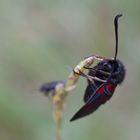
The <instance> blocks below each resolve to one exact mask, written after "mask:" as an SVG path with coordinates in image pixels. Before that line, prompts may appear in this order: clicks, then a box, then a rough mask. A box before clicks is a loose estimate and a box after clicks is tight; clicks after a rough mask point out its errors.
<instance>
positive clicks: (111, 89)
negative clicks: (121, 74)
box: [107, 83, 117, 93]
mask: <svg viewBox="0 0 140 140" xmlns="http://www.w3.org/2000/svg"><path fill="white" fill-rule="evenodd" d="M116 86H117V85H112V84H110V83H108V84H107V89H108V90H109V91H110V92H112V93H113V92H114V90H115V88H116Z"/></svg>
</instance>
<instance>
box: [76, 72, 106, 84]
mask: <svg viewBox="0 0 140 140" xmlns="http://www.w3.org/2000/svg"><path fill="white" fill-rule="evenodd" d="M73 72H74V73H76V74H78V75H81V76H83V77H85V78H87V79H88V80H89V81H91V82H92V83H94V81H99V82H103V83H105V82H106V80H102V79H100V78H98V77H96V76H90V75H88V74H85V73H83V72H81V71H80V70H79V73H77V72H75V71H74V70H73Z"/></svg>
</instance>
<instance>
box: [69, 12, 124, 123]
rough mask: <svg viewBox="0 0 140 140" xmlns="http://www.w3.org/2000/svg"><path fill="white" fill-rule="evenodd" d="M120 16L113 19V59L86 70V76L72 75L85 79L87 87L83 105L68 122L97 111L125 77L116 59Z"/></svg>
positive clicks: (119, 62) (105, 60) (122, 67)
mask: <svg viewBox="0 0 140 140" xmlns="http://www.w3.org/2000/svg"><path fill="white" fill-rule="evenodd" d="M121 16H122V15H121V14H119V15H116V17H115V18H114V26H115V38H116V46H115V56H114V58H113V59H103V60H102V61H100V62H99V63H98V64H97V65H96V66H94V67H93V68H89V67H85V69H88V70H89V72H88V74H85V73H83V72H81V71H79V72H78V73H77V72H75V71H74V73H76V74H78V75H81V76H83V77H85V78H87V81H88V86H87V88H86V90H85V95H84V102H85V105H84V106H83V107H82V108H81V109H80V110H79V111H78V112H77V113H76V114H75V115H74V116H73V117H72V118H71V120H70V121H74V120H77V119H79V118H82V117H84V116H87V115H89V114H91V113H93V112H94V111H95V110H97V109H98V108H99V107H100V106H101V105H102V104H104V103H106V101H108V100H109V99H110V98H111V97H112V95H113V93H114V91H115V88H116V87H117V85H119V84H121V83H122V82H123V80H124V77H125V67H124V65H123V63H122V62H121V61H120V60H118V59H117V53H118V19H119V18H120V17H121Z"/></svg>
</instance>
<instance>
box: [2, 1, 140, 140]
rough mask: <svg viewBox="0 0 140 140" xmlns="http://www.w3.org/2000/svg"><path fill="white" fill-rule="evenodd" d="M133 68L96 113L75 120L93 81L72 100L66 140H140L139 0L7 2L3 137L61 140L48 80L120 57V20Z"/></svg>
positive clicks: (124, 54)
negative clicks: (86, 61) (93, 59)
mask: <svg viewBox="0 0 140 140" xmlns="http://www.w3.org/2000/svg"><path fill="white" fill-rule="evenodd" d="M117 13H123V17H122V18H121V19H120V21H119V39H120V40H119V53H118V58H119V59H121V60H122V61H123V62H124V64H125V66H126V70H127V75H126V79H125V81H124V83H123V84H122V86H119V87H118V88H117V90H116V92H115V94H114V96H113V98H112V99H111V100H110V101H109V102H108V103H107V104H106V105H104V106H102V107H101V108H100V109H99V110H98V111H97V112H96V113H94V114H92V115H90V116H88V117H85V118H83V119H81V120H78V121H75V122H73V123H70V122H69V119H70V118H71V117H72V116H73V114H74V113H75V112H76V111H77V110H78V109H79V108H80V107H81V105H83V101H82V98H83V94H84V90H85V88H86V85H87V83H86V80H85V79H84V78H80V80H79V82H78V84H77V87H76V89H75V90H73V91H72V92H71V93H70V94H69V95H68V98H67V101H66V106H65V112H64V119H63V131H62V135H63V140H85V139H87V140H96V139H98V140H112V139H113V140H138V139H140V88H139V87H140V86H139V85H140V72H139V71H140V58H139V57H140V1H139V0H133V1H128V0H117V1H115V0H106V1H103V0H0V139H1V140H54V139H55V125H54V122H53V118H52V106H51V103H50V102H49V100H48V99H47V98H46V97H45V96H43V94H41V93H40V92H39V87H40V85H41V84H42V83H44V82H49V81H53V80H61V79H66V78H67V76H68V74H69V73H70V71H71V70H70V68H69V67H71V68H73V67H75V66H76V65H77V64H78V63H79V62H80V61H81V60H82V59H83V58H84V57H85V56H89V55H91V54H99V55H101V56H105V57H109V58H110V57H113V56H114V43H115V41H114V25H113V18H114V16H115V15H116V14H117Z"/></svg>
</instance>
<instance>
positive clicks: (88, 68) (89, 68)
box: [84, 67, 110, 76]
mask: <svg viewBox="0 0 140 140" xmlns="http://www.w3.org/2000/svg"><path fill="white" fill-rule="evenodd" d="M84 68H85V69H87V70H92V71H94V72H96V71H98V72H100V73H101V74H104V75H108V76H109V75H110V73H109V72H106V71H103V70H98V69H95V68H91V67H84Z"/></svg>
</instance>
